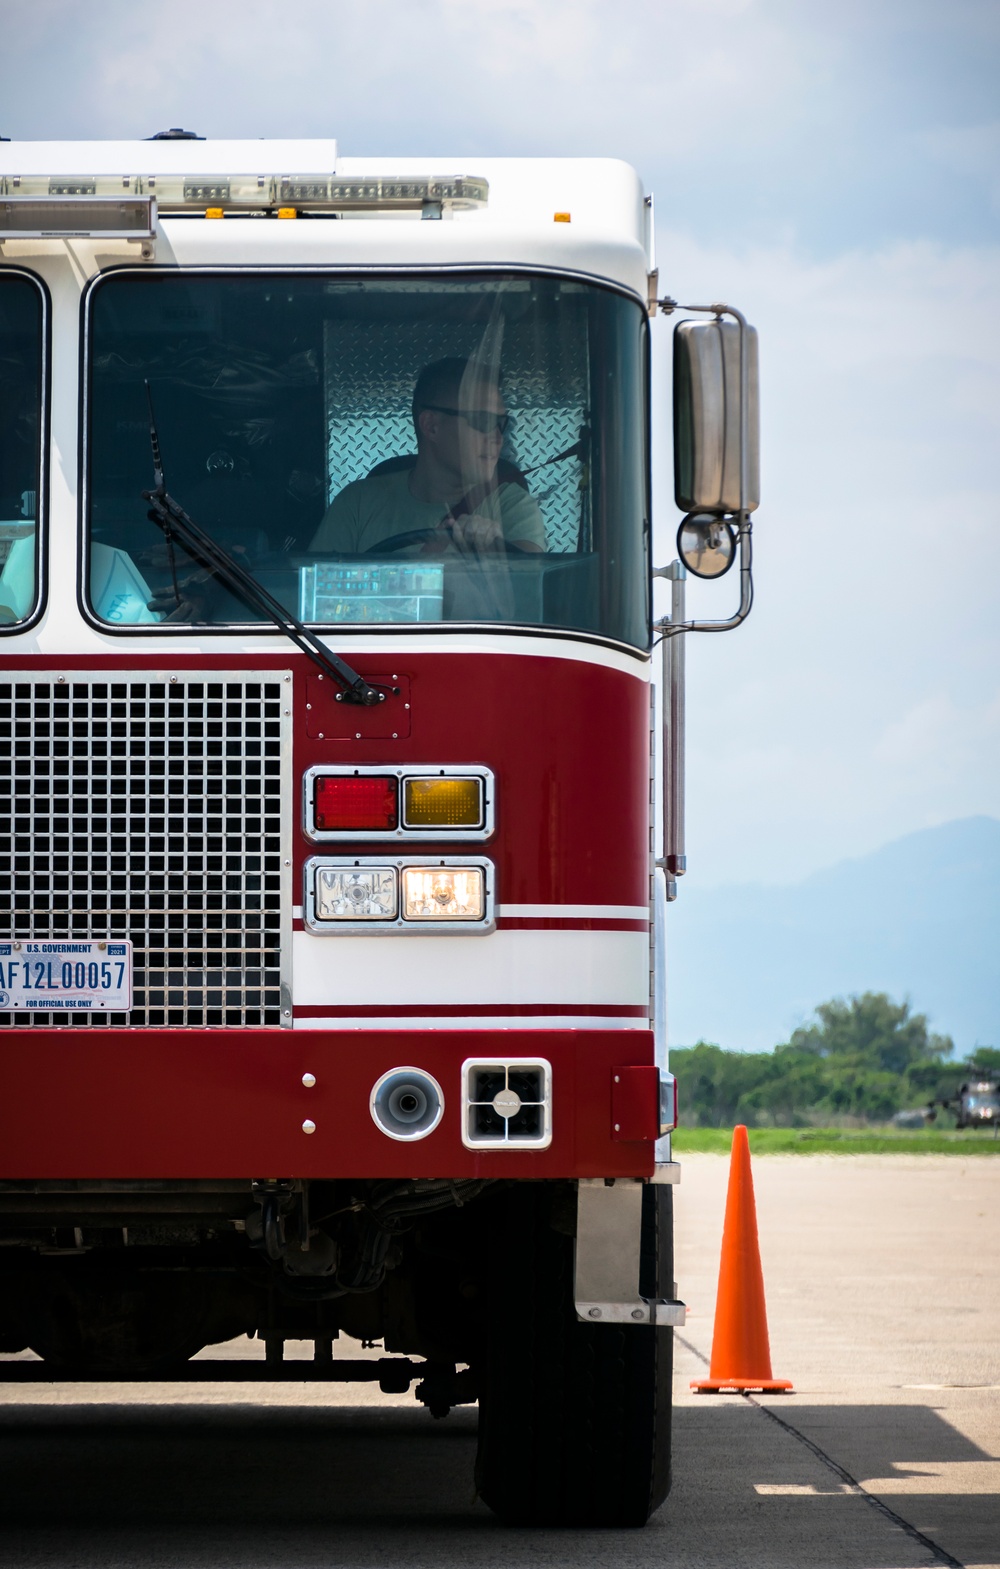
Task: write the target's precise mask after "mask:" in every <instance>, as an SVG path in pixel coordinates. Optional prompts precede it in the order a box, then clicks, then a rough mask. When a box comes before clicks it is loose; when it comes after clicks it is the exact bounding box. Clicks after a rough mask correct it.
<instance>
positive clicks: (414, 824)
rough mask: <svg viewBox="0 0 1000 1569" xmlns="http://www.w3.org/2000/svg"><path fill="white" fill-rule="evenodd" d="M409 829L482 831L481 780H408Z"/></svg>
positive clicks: (406, 823) (405, 798) (405, 823)
mask: <svg viewBox="0 0 1000 1569" xmlns="http://www.w3.org/2000/svg"><path fill="white" fill-rule="evenodd" d="M403 826H404V827H405V828H481V827H482V826H483V781H482V780H481V779H475V778H471V779H456V778H454V777H452V778H447V777H445V778H431V779H414V778H410V779H404V781H403Z"/></svg>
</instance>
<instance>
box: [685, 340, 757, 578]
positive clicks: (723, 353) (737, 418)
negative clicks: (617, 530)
mask: <svg viewBox="0 0 1000 1569" xmlns="http://www.w3.org/2000/svg"><path fill="white" fill-rule="evenodd" d="M745 330H746V358H747V367H746V368H747V405H746V448H745V451H743V450H742V449H741V439H740V438H741V430H742V428H743V420H742V418H741V387H740V379H741V378H740V333H741V326H740V323H739V322H737V321H723V320H721V318H719V317H716V318H715V320H714V321H682V322H680V323H679V324H678V326H677V329H676V331H675V333H674V495H675V498H676V501H677V505H678V506H679V507H680V509H681V511H682V512H688V513H690V512H710V513H716V514H722V513H732V514H738V513H739V512H740V511H741V510H742V511H743V512H745V513H746V512H753V511H755V510H756V508H757V507H758V506H759V505H760V426H759V413H758V408H759V402H758V370H757V329H756V328H755V327H750V326H748V327H746V329H745ZM741 472H742V474H743V475H744V484H743V494H742V496H741V493H740V491H741V487H740V477H741ZM711 575H712V576H717V575H719V574H718V573H713V574H711Z"/></svg>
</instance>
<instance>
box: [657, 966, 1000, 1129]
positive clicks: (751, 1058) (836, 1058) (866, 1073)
mask: <svg viewBox="0 0 1000 1569" xmlns="http://www.w3.org/2000/svg"><path fill="white" fill-rule="evenodd" d="M953 1053H954V1043H953V1042H952V1040H951V1038H950V1036H947V1035H935V1034H932V1033H931V1031H930V1030H929V1028H928V1025H927V1019H926V1017H925V1016H924V1014H922V1013H911V1012H910V1008H909V1004H908V1003H905V1002H903V1003H895V1002H893V1001H892V999H891V998H890V997H888V996H886V994H885V993H884V992H865V993H864V995H863V996H860V997H850V998H848V999H847V1000H846V1001H845V1000H844V999H842V998H835V999H834V1000H833V1001H831V1002H825V1003H822V1004H821V1005H820V1007H818V1008H817V1009H816V1019H815V1021H814V1022H813V1023H811V1024H807V1025H804V1026H802V1027H801V1028H800V1029H797V1030H795V1031H794V1032H793V1033H792V1036H791V1039H790V1040H788V1041H786V1042H785V1043H784V1044H783V1045H781V1046H776V1047H775V1048H774V1050H773V1051H769V1052H741V1051H726V1050H724V1049H723V1048H722V1047H721V1046H715V1045H712V1044H710V1043H709V1042H707V1041H699V1042H698V1044H697V1045H696V1046H688V1047H684V1048H682V1049H679V1050H676V1051H672V1052H671V1053H670V1067H671V1070H672V1071H673V1072H674V1073H675V1074H676V1075H677V1088H678V1100H679V1104H680V1116H681V1121H682V1122H683V1123H686V1124H687V1125H688V1126H689V1127H692V1126H695V1127H709V1128H727V1127H732V1126H733V1125H734V1124H735V1123H737V1122H745V1123H746V1124H747V1125H748V1126H750V1127H803V1126H807V1125H808V1124H810V1123H817V1124H818V1123H838V1122H840V1123H843V1122H851V1123H853V1122H860V1123H863V1122H886V1121H888V1120H889V1118H890V1117H892V1116H893V1115H894V1113H895V1112H897V1111H901V1110H905V1109H909V1108H912V1107H918V1106H922V1105H924V1106H925V1105H927V1103H928V1102H929V1101H931V1100H936V1099H942V1098H945V1097H948V1096H951V1095H954V1094H955V1092H956V1090H957V1089H958V1086H959V1084H960V1083H961V1081H962V1078H963V1076H964V1074H965V1072H966V1071H967V1069H968V1068H969V1067H970V1066H971V1060H970V1063H969V1064H966V1063H962V1062H956V1061H955V1058H954V1055H953ZM949 1059H950V1060H949ZM974 1061H975V1063H976V1064H977V1065H978V1066H979V1067H980V1068H985V1069H987V1070H992V1071H994V1072H998V1071H1000V1051H995V1050H993V1049H992V1048H990V1047H981V1048H978V1049H977V1050H976V1053H975V1058H974Z"/></svg>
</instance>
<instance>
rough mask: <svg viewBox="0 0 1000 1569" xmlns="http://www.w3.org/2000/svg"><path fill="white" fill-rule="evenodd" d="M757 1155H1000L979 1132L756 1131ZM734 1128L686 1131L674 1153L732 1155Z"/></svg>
mask: <svg viewBox="0 0 1000 1569" xmlns="http://www.w3.org/2000/svg"><path fill="white" fill-rule="evenodd" d="M749 1133H750V1150H751V1153H752V1154H754V1155H1000V1138H997V1137H995V1136H994V1134H992V1133H990V1132H986V1131H982V1130H980V1129H978V1128H968V1129H963V1130H962V1132H961V1133H959V1132H957V1131H956V1130H954V1129H940V1130H938V1129H934V1128H929V1129H927V1130H926V1131H923V1132H922V1131H920V1130H919V1129H898V1128H751V1129H750V1130H749ZM732 1142H733V1130H732V1128H685V1127H683V1126H681V1127H680V1128H678V1129H677V1131H676V1133H675V1134H674V1136H673V1149H674V1152H675V1154H680V1155H683V1154H690V1153H701V1154H711V1155H728V1153H729V1150H730V1147H731V1145H732Z"/></svg>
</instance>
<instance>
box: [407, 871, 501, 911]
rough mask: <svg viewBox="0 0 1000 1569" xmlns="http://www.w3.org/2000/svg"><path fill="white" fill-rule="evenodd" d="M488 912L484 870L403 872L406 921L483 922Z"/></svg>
mask: <svg viewBox="0 0 1000 1569" xmlns="http://www.w3.org/2000/svg"><path fill="white" fill-rule="evenodd" d="M485 911H486V900H485V878H484V876H483V870H482V867H479V866H435V867H423V866H420V867H417V866H407V867H405V868H404V871H403V919H404V921H481V920H482V918H483V916H484V914H485Z"/></svg>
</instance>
